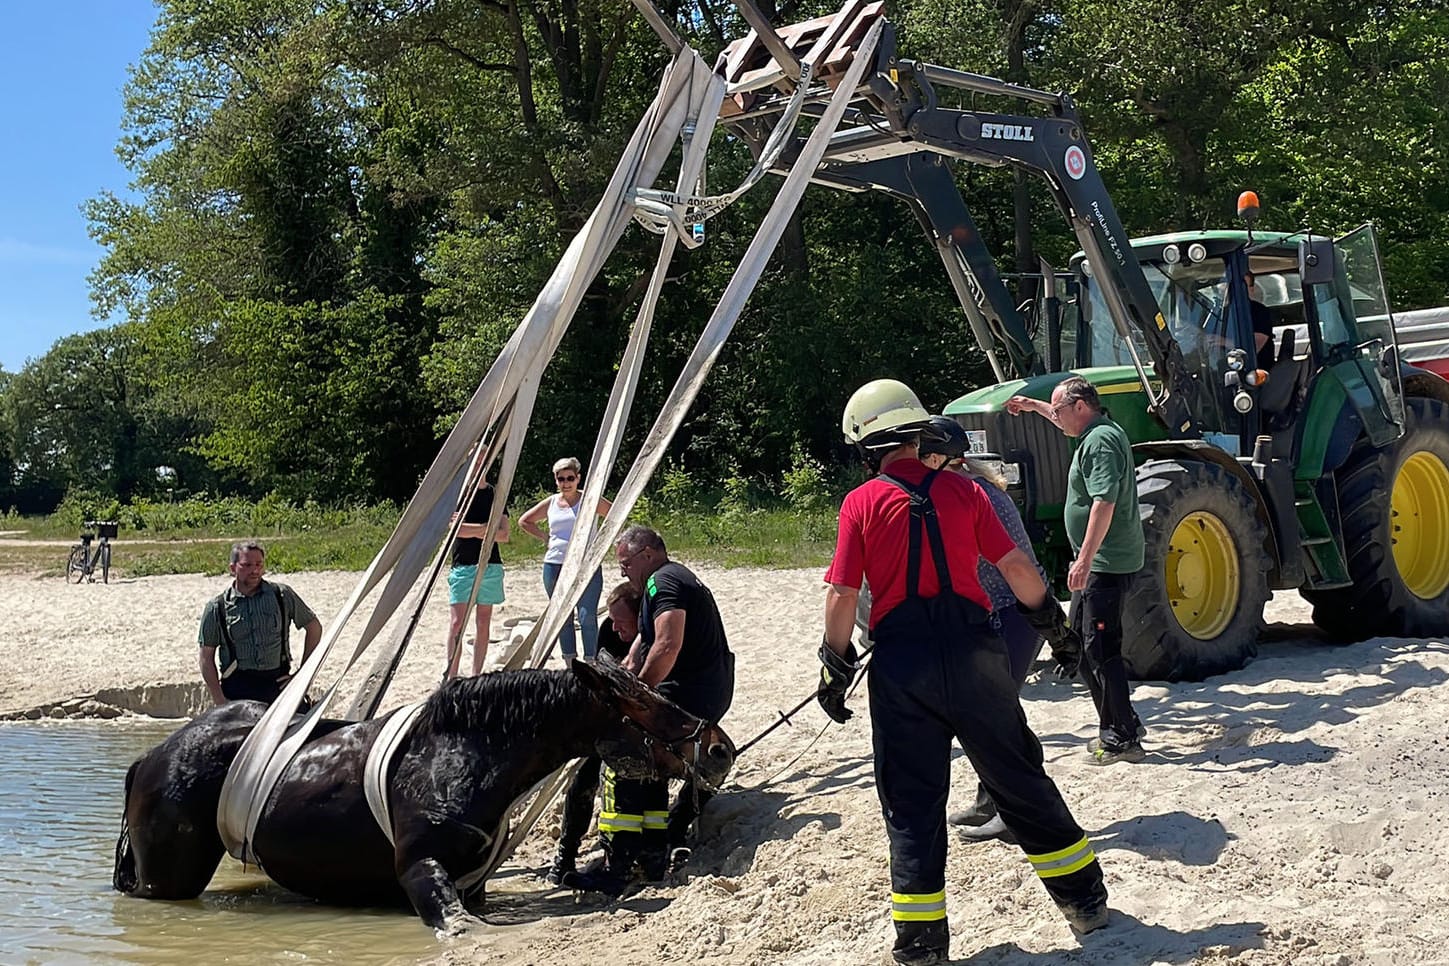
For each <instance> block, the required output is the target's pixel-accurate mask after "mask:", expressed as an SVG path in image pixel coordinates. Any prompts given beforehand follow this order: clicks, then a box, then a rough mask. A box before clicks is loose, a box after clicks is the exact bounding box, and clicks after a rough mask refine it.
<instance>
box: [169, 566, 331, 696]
mask: <svg viewBox="0 0 1449 966" xmlns="http://www.w3.org/2000/svg"><path fill="white" fill-rule="evenodd" d="M265 561H266V551H265V550H263V549H262V547H261V544H259V543H255V542H252V541H243V542H241V543H237V544H235V545H233V546H232V548H231V563H230V565H229V566H228V567H227V569H228V570H230V571H231V575H232V577H233V580H232V584H231V586H230V587H228V588H227V589H226V590H224V591H222V592H221V593H220V594H218V595H217V596H215V597H213V598H212V599H211V600H209V601H207V602H206V608H205V609H204V610H203V611H202V612H201V627H200V629H199V630H198V632H197V643H198V644H199V645H200V647H201V653H200V655H199V658H198V662H199V664H200V666H201V680H202V681H204V682H206V690H207V691H208V692H209V693H210V694H211V700H212V701H214V702H216V703H217V704H218V705H222V704H226V703H227V702H228V701H239V700H243V699H250V700H253V701H265V702H267V703H269V704H270V703H271V702H272V701H275V700H276V699H277V695H279V694H281V693H282V688H284V687H286V685H287V682H288V681H290V680H291V679H292V653H291V647H290V641H289V638H290V633H289V630H288V629H289V627H296V628H298V629H301V630H303V631H304V632H305V635H306V636H305V639H304V643H303V645H302V647H303V650H302V660H303V661H305V660H307V657H308V655H310V654H311V653H312V650H313V649H314V648H315V647H316V646H317V644H318V642H319V641H321V640H322V622H321V621H319V620H318V619H317V615H316V614H314V613H312V608H310V607H308V606H307V605H306V604H305V603H304V602H303V601H302V598H300V597H298V596H297V592H296V591H295V590H293V589H292V588H291V587H288V586H287V585H286V584H278V583H273V582H271V581H267V580H263V579H262V575H263V574H264V573H266V563H265ZM218 663H219V664H220V668H219V669H218V666H217V665H218Z"/></svg>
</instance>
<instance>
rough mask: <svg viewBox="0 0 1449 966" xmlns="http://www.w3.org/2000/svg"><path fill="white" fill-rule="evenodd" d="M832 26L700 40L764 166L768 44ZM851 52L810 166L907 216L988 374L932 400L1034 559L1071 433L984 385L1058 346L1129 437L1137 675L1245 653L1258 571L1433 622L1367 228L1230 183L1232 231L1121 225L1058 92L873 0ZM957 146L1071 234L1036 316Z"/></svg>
mask: <svg viewBox="0 0 1449 966" xmlns="http://www.w3.org/2000/svg"><path fill="white" fill-rule="evenodd" d="M871 15H872V16H878V15H879V9H878V8H876V9H875V12H874V13H872V14H871ZM836 26H839V25H838V24H835V23H834V21H832V20H831V19H830V18H822V19H821V20H818V21H811V22H810V23H809V24H804V25H797V27H796V28H795V29H793V30H792V31H791V32H790V38H789V39H788V40H780V39H778V38H777V40H776V42H775V44H774V46H773V47H772V46H771V45H770V44H764V45H760V44H756V43H755V41H754V39H747V40H745V41H742V42H740V43H739V44H738V45H737V46H736V47H734V48H731V49H730V50H729V51H726V55H725V56H724V57H723V58H722V60H721V63H722V64H723V65H724V70H725V73H726V79H727V80H728V81H730V82H731V83H735V84H737V85H738V90H739V92H738V94H737V96H735V97H734V98H733V99H732V100H731V101H729V102H728V104H729V110H728V112H727V116H726V119H725V124H726V125H727V127H728V128H729V130H730V133H731V134H732V135H733V136H734V137H737V138H738V139H739V140H740V141H741V142H743V143H744V144H747V145H748V146H749V147H750V149H751V150H752V151H753V152H754V154H755V156H756V157H757V158H759V159H761V160H762V161H767V163H768V164H769V165H770V170H771V171H774V172H775V173H778V174H785V173H786V172H788V171H789V170H791V166H792V164H793V159H794V158H796V157H797V156H799V155H800V154H801V152H802V151H803V150H804V147H805V144H806V142H805V140H804V139H805V134H804V133H803V132H800V131H793V130H792V131H790V132H789V133H787V134H783V135H782V132H781V130H780V125H781V124H782V123H784V119H786V118H791V117H794V116H795V115H794V114H793V113H792V112H793V111H795V110H798V109H801V108H800V103H798V102H797V101H796V100H793V99H792V98H793V97H794V95H791V94H789V93H787V92H786V91H783V90H779V89H776V88H775V87H773V86H772V81H771V79H772V78H778V77H780V76H784V75H787V74H789V73H790V70H791V65H790V64H782V63H781V62H778V61H776V60H775V59H774V58H775V57H776V54H777V53H779V51H780V50H783V49H785V48H790V49H796V48H799V50H800V51H803V50H805V49H808V48H809V46H810V44H812V43H813V42H814V41H813V38H814V37H816V36H819V35H820V32H821V31H827V30H830V31H833V30H834V29H835V27H836ZM753 37H754V35H752V38H753ZM791 45H794V47H791ZM777 48H779V50H777ZM796 56H798V53H797V54H796ZM871 56H872V57H873V58H874V63H873V64H871V65H870V68H869V71H868V73H867V75H866V80H864V81H863V82H862V84H861V87H860V88H859V89H858V90H857V91H856V92H855V97H854V99H853V100H852V102H851V107H850V114H849V115H848V119H847V123H845V124H843V126H842V127H841V128H839V129H838V130H836V131H835V132H834V133H833V134H832V135H831V136H830V138H829V143H828V144H827V145H826V147H825V149H824V152H823V155H822V156H821V162H820V164H819V165H818V166H817V167H816V168H815V169H814V170H812V171H811V173H810V178H811V181H812V182H813V183H815V184H819V185H824V186H828V187H832V188H836V189H839V190H842V191H848V192H863V191H877V192H881V193H884V194H886V195H888V196H890V197H893V198H896V199H899V200H900V201H902V202H903V203H905V205H906V206H907V207H908V208H909V210H910V211H911V212H912V214H913V215H915V217H916V220H917V221H918V223H919V224H920V226H921V228H922V229H923V230H924V232H925V235H926V237H927V239H928V241H929V242H930V244H931V246H932V247H933V249H934V250H935V252H936V254H937V255H938V256H939V258H940V259H941V262H942V265H943V266H944V268H945V270H946V274H947V277H948V278H949V279H950V282H951V286H952V288H953V290H954V291H955V294H956V296H957V299H958V301H959V302H960V304H961V309H962V312H963V313H964V315H965V321H966V323H967V324H968V326H969V328H970V331H971V334H972V337H973V338H974V339H975V341H976V342H977V344H978V345H980V347H981V349H982V351H983V352H984V353H985V356H986V359H987V361H988V363H989V365H990V366H991V369H992V372H993V373H994V375H995V379H996V381H997V383H998V384H997V385H994V386H990V387H987V388H984V389H981V390H979V391H977V392H973V393H971V394H969V395H967V396H964V397H962V398H960V399H958V400H956V401H955V402H954V403H952V404H951V405H950V406H949V407H947V409H946V412H947V413H948V414H951V415H954V416H956V417H957V418H958V419H959V420H960V421H961V423H962V424H963V425H964V426H965V427H966V429H967V430H968V432H970V433H971V434H972V436H973V445H974V447H975V448H976V449H977V450H978V451H979V452H981V453H993V454H996V455H997V457H998V458H999V459H1000V460H1001V462H1002V466H1003V469H1004V471H1005V475H1006V476H1007V478H1008V479H1009V480H1011V481H1013V482H1012V484H1011V485H1012V488H1013V493H1014V495H1015V497H1016V499H1017V501H1018V503H1019V504H1020V506H1021V507H1022V509H1023V511H1024V514H1023V515H1024V517H1025V518H1026V520H1027V523H1028V526H1029V527H1031V528H1032V529H1033V530H1034V531H1035V532H1034V539H1035V542H1036V544H1037V547H1038V549H1039V552H1040V554H1041V556H1042V557H1043V558H1044V562H1045V563H1046V564H1047V566H1048V568H1049V571H1050V572H1051V573H1053V574H1056V575H1064V574H1065V572H1066V564H1067V555H1068V553H1069V551H1068V548H1067V540H1066V536H1065V534H1064V532H1063V528H1062V500H1063V495H1064V494H1065V492H1066V476H1067V468H1068V466H1069V463H1070V455H1071V454H1070V448H1069V443H1068V441H1067V440H1066V438H1065V437H1063V435H1062V434H1061V433H1060V432H1059V431H1058V430H1057V429H1056V427H1055V426H1052V425H1050V424H1048V423H1047V421H1046V420H1044V419H1042V418H1040V417H1038V416H1020V417H1014V416H1010V415H1007V413H1006V412H1005V409H1004V405H1005V402H1006V400H1007V399H1008V398H1009V397H1010V396H1012V395H1014V394H1017V393H1023V394H1026V395H1031V396H1035V397H1037V398H1040V399H1046V398H1048V397H1049V395H1050V393H1051V391H1052V389H1053V387H1055V386H1056V384H1057V383H1058V382H1060V381H1061V380H1062V379H1063V378H1065V375H1064V372H1065V371H1066V370H1073V371H1075V372H1078V373H1080V374H1081V375H1084V376H1086V377H1087V378H1088V379H1090V380H1092V381H1093V382H1094V383H1095V384H1096V385H1097V387H1098V389H1099V391H1100V392H1101V393H1102V395H1103V397H1104V401H1105V402H1106V403H1107V405H1108V407H1109V409H1110V411H1111V413H1112V415H1113V417H1114V418H1116V420H1117V421H1118V422H1119V423H1121V424H1122V425H1123V427H1124V428H1125V429H1126V430H1127V432H1128V434H1129V435H1130V436H1131V438H1132V439H1133V441H1134V445H1135V449H1136V454H1137V460H1138V467H1137V480H1138V491H1139V493H1140V504H1141V512H1142V518H1143V523H1144V526H1145V528H1146V531H1147V541H1148V553H1147V556H1148V559H1147V565H1146V567H1145V568H1144V570H1143V572H1142V573H1141V574H1140V575H1139V579H1138V580H1137V581H1136V582H1135V583H1136V590H1135V591H1134V593H1133V594H1132V596H1131V598H1130V600H1129V601H1128V602H1127V604H1126V608H1127V614H1126V617H1127V621H1128V626H1129V628H1130V629H1129V632H1128V633H1127V635H1126V641H1125V642H1124V650H1125V656H1126V658H1127V660H1128V662H1129V664H1130V668H1131V671H1132V672H1133V673H1134V674H1135V675H1136V676H1137V677H1139V678H1155V679H1167V680H1184V679H1186V680H1192V679H1201V678H1204V677H1207V676H1208V675H1211V674H1217V673H1220V672H1223V671H1229V670H1232V669H1235V668H1239V667H1242V666H1243V665H1244V664H1245V663H1247V662H1248V661H1249V660H1251V659H1252V657H1253V656H1254V654H1255V653H1256V651H1257V645H1258V632H1259V628H1260V625H1261V624H1262V620H1263V605H1264V603H1265V602H1266V601H1267V599H1268V595H1269V593H1270V592H1271V591H1273V590H1285V589H1290V588H1295V589H1299V590H1300V591H1301V592H1302V593H1303V594H1304V595H1305V596H1306V597H1307V598H1308V599H1309V600H1311V601H1312V602H1313V604H1314V619H1315V620H1316V621H1317V622H1318V623H1319V624H1320V625H1322V626H1323V627H1324V628H1325V629H1326V630H1328V631H1329V632H1330V633H1332V634H1335V635H1338V636H1340V637H1343V638H1345V639H1357V638H1365V637H1369V636H1372V635H1376V634H1404V635H1416V636H1418V635H1433V634H1443V633H1446V632H1449V382H1446V381H1445V379H1444V378H1442V377H1440V376H1438V375H1435V374H1434V373H1432V372H1429V371H1426V370H1424V369H1419V368H1410V367H1406V366H1404V365H1403V364H1402V360H1401V359H1400V353H1399V350H1398V347H1397V345H1396V343H1395V335H1394V327H1393V323H1392V318H1391V316H1390V313H1389V304H1388V299H1387V296H1386V289H1385V285H1384V282H1383V275H1382V270H1381V268H1380V263H1379V258H1378V252H1377V248H1376V242H1375V240H1374V236H1373V232H1372V230H1370V229H1368V228H1364V229H1360V230H1358V231H1355V232H1353V233H1351V234H1349V235H1346V236H1344V237H1343V238H1339V239H1337V240H1334V239H1329V238H1324V237H1321V236H1316V235H1312V234H1305V233H1295V234H1263V233H1258V234H1257V235H1254V233H1253V232H1252V230H1251V224H1252V222H1251V218H1252V217H1255V216H1256V213H1257V199H1256V197H1255V196H1254V197H1251V198H1249V197H1248V195H1250V194H1251V193H1247V194H1245V197H1244V201H1245V202H1250V203H1249V204H1244V205H1243V206H1242V211H1243V213H1244V215H1245V217H1247V218H1249V230H1247V231H1236V232H1228V231H1212V232H1195V233H1184V234H1176V235H1167V236H1160V237H1155V238H1143V239H1138V240H1132V239H1130V238H1129V237H1128V236H1127V233H1126V231H1125V230H1124V229H1123V227H1122V223H1121V220H1120V219H1119V218H1118V216H1117V212H1116V210H1115V208H1114V206H1113V204H1112V199H1111V197H1110V195H1109V193H1108V191H1107V188H1106V186H1105V184H1104V183H1103V180H1102V177H1101V173H1100V171H1099V170H1098V168H1097V166H1096V163H1095V160H1094V158H1093V155H1092V147H1091V143H1090V141H1089V139H1088V138H1087V135H1086V131H1085V129H1084V127H1083V125H1082V119H1081V116H1080V113H1079V112H1078V110H1077V108H1076V105H1075V103H1074V102H1073V100H1072V98H1071V97H1070V96H1069V95H1067V94H1065V93H1054V92H1051V91H1042V90H1035V89H1032V88H1028V87H1023V86H1019V85H1016V84H1011V83H1008V82H1006V81H1003V80H1000V79H998V78H994V77H986V76H983V75H980V74H974V73H970V72H967V71H962V70H956V69H953V68H949V67H942V66H939V65H935V64H928V63H924V62H921V61H916V60H911V59H908V58H905V57H902V56H901V55H900V53H899V51H898V50H897V48H896V35H895V30H894V28H893V27H892V26H891V25H890V24H889V23H887V24H886V25H885V27H884V29H883V33H882V35H881V40H880V43H879V45H878V46H877V47H876V49H875V51H874V53H873V54H872V55H871ZM795 69H798V67H796V68H795ZM782 72H783V73H782ZM797 93H798V92H797ZM802 96H804V95H802ZM824 96H825V91H824V90H821V89H817V91H816V93H814V94H811V95H809V96H805V97H804V103H805V107H804V108H803V110H805V111H806V112H807V113H808V112H810V111H815V110H818V109H819V107H820V105H821V103H823V102H822V101H821V100H820V98H822V97H824ZM1003 103H1005V104H1008V105H1011V106H1013V107H1014V112H1013V113H1000V112H998V111H997V110H995V109H994V107H995V105H998V104H1003ZM792 123H793V122H792ZM781 137H784V140H783V141H782V140H780V138H781ZM781 145H783V147H781ZM957 163H965V164H976V165H986V166H990V167H1010V168H1012V169H1014V170H1016V171H1021V172H1026V173H1028V174H1031V175H1034V176H1038V177H1040V179H1041V183H1042V184H1043V185H1044V186H1045V189H1046V191H1047V192H1048V193H1049V195H1050V196H1051V199H1052V201H1053V202H1054V203H1055V205H1056V206H1057V208H1058V209H1059V210H1060V211H1061V212H1062V214H1063V216H1064V217H1065V218H1066V220H1067V222H1068V224H1069V225H1070V226H1071V229H1072V231H1073V233H1074V234H1075V236H1076V237H1077V239H1078V242H1079V244H1080V245H1081V248H1082V254H1080V255H1078V256H1077V257H1076V258H1075V259H1073V261H1072V263H1071V265H1070V266H1069V271H1067V272H1065V273H1063V274H1062V275H1061V276H1058V275H1057V274H1056V273H1055V272H1053V271H1052V270H1051V269H1050V267H1048V266H1044V267H1043V273H1042V278H1043V279H1054V280H1056V281H1055V283H1054V284H1051V285H1042V286H1040V287H1041V288H1043V289H1045V290H1046V293H1045V297H1043V298H1040V299H1038V300H1035V301H1033V302H1032V303H1030V304H1032V305H1034V306H1036V307H1037V309H1038V310H1037V311H1036V312H1034V313H1032V314H1034V315H1035V317H1036V321H1037V323H1038V324H1037V325H1036V330H1037V331H1036V332H1035V334H1033V333H1032V332H1031V331H1030V328H1029V326H1028V324H1027V320H1026V319H1025V318H1023V313H1022V311H1021V310H1020V309H1019V308H1018V303H1017V300H1016V298H1015V297H1014V296H1013V293H1012V291H1011V289H1010V288H1009V287H1008V285H1007V284H1006V282H1005V281H1004V280H1003V279H1002V277H1001V275H1000V274H999V272H998V271H997V268H996V265H995V263H994V260H993V258H992V255H991V253H990V252H989V251H988V250H987V249H986V246H985V244H984V243H983V242H982V239H981V233H980V231H979V230H978V229H977V226H976V224H975V222H974V220H973V218H972V216H971V213H970V211H968V210H967V207H966V204H965V202H964V200H963V199H962V197H961V193H960V190H959V189H958V187H957V185H956V181H955V176H954V173H953V165H954V164H957ZM1249 273H1252V274H1253V280H1254V282H1255V285H1254V291H1250V290H1249V287H1248V283H1247V276H1248V274H1249ZM1254 295H1256V303H1255V302H1254V299H1253V298H1252V296H1254ZM1255 304H1256V307H1255ZM1269 333H1271V340H1270V342H1271V344H1270V345H1266V346H1260V345H1259V342H1262V341H1269V338H1268V337H1269ZM1258 335H1261V336H1262V337H1263V338H1262V339H1260V338H1258V337H1257V336H1258ZM1417 348H1421V347H1416V349H1417Z"/></svg>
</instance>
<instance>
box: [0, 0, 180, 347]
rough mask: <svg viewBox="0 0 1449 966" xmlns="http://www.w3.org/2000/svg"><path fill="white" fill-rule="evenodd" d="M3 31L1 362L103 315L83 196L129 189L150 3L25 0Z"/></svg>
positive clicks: (10, 8)
mask: <svg viewBox="0 0 1449 966" xmlns="http://www.w3.org/2000/svg"><path fill="white" fill-rule="evenodd" d="M4 13H5V24H4V31H3V33H0V132H3V141H4V146H3V148H0V368H3V369H5V370H7V371H9V372H16V371H18V370H19V369H20V367H21V366H22V365H23V364H24V363H25V360H26V359H29V358H39V357H40V356H42V355H44V354H45V353H46V351H47V350H48V349H49V348H50V347H51V345H53V344H54V343H55V340H57V339H59V338H61V337H62V336H65V335H69V334H71V333H73V332H83V331H85V330H87V329H94V328H97V327H99V326H101V325H103V324H108V323H105V322H103V321H101V320H98V319H96V318H94V317H93V316H92V315H91V303H90V295H89V288H88V286H87V285H86V275H88V274H89V273H90V271H91V269H92V268H94V267H95V265H96V262H97V261H98V260H99V259H100V256H101V248H100V246H98V245H96V244H95V242H93V241H91V240H90V237H89V236H88V235H87V234H86V220H85V216H84V215H83V214H82V213H81V205H82V204H84V203H85V201H86V200H87V199H89V198H93V197H95V196H96V195H97V194H99V193H100V192H101V191H103V190H110V191H114V192H116V193H118V194H124V193H125V190H126V186H127V183H128V182H129V180H130V177H129V174H128V172H127V171H126V169H125V168H123V167H121V163H120V162H119V161H118V160H117V159H116V152H115V148H116V142H117V141H118V140H120V135H121V88H122V87H123V86H124V85H125V83H126V77H127V73H126V69H127V67H128V66H130V65H132V64H134V63H136V62H137V61H138V60H139V59H140V57H141V52H142V51H143V50H145V48H146V44H147V42H148V40H149V37H150V32H151V26H152V24H153V23H155V20H156V14H157V11H156V8H155V6H154V4H153V3H152V2H151V0H51V2H50V3H37V2H32V0H21V2H16V3H6V4H4Z"/></svg>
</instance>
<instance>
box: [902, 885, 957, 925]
mask: <svg viewBox="0 0 1449 966" xmlns="http://www.w3.org/2000/svg"><path fill="white" fill-rule="evenodd" d="M891 918H892V919H894V920H895V921H896V922H931V921H933V920H936V919H945V918H946V890H945V889H942V890H941V891H939V892H927V893H923V894H916V895H912V894H911V893H907V892H892V893H891Z"/></svg>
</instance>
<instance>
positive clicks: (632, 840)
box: [561, 832, 639, 899]
mask: <svg viewBox="0 0 1449 966" xmlns="http://www.w3.org/2000/svg"><path fill="white" fill-rule="evenodd" d="M638 838H639V835H638V833H637V832H636V833H628V832H625V833H621V834H617V835H614V836H612V837H611V840H610V841H609V843H608V847H607V848H606V849H605V850H604V855H603V857H602V858H598V859H595V860H593V861H592V862H590V863H589V864H588V865H586V866H584V867H583V868H582V869H579V870H578V871H577V872H569V873H567V874H566V875H564V876H562V881H561V885H563V886H564V887H565V888H568V889H578V890H581V891H583V892H601V893H603V894H604V895H606V896H609V897H611V898H614V899H617V898H619V897H620V896H622V895H623V894H624V891H625V890H626V889H627V888H628V887H629V880H630V875H631V873H632V872H633V869H634V859H635V857H636V856H637V855H638V853H639V842H638Z"/></svg>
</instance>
